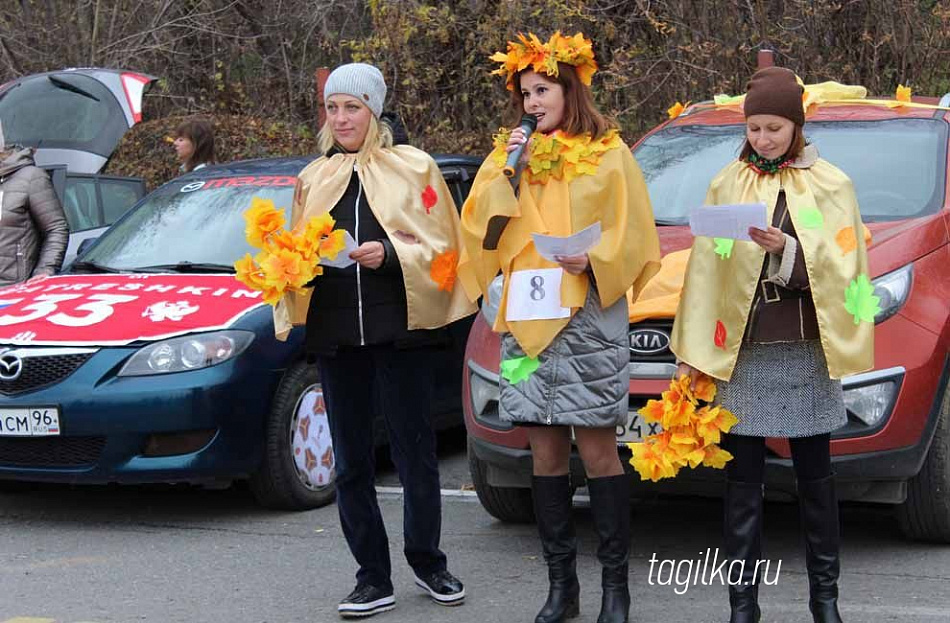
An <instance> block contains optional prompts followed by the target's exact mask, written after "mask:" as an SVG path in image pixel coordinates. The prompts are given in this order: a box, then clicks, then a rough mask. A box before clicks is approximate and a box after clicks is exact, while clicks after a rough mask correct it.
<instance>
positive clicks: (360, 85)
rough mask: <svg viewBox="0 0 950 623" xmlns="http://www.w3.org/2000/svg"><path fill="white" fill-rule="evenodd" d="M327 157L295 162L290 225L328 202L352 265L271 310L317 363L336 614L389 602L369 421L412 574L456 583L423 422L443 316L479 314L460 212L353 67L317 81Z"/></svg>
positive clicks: (428, 585)
mask: <svg viewBox="0 0 950 623" xmlns="http://www.w3.org/2000/svg"><path fill="white" fill-rule="evenodd" d="M324 98H325V101H326V111H327V121H326V124H325V125H324V127H323V129H322V130H321V132H320V135H319V142H320V149H321V152H322V153H324V154H325V155H324V156H323V157H321V158H319V159H317V160H315V161H314V162H312V163H311V164H310V165H308V166H307V167H306V168H305V169H304V170H303V171H301V173H300V175H299V177H298V182H297V191H296V193H295V197H294V205H293V215H292V218H291V221H292V225H294V226H296V225H298V224H299V223H304V222H307V221H308V220H309V219H310V218H311V217H313V216H318V215H321V214H324V213H326V212H329V213H330V215H331V216H332V217H333V218H334V220H335V221H336V228H337V229H343V230H346V231H347V232H348V233H349V234H350V235H351V236H352V237H353V239H354V240H355V241H356V244H357V245H358V246H357V248H356V249H355V250H352V251H351V252H350V253H349V258H350V259H352V260H354V261H355V265H351V266H348V267H346V268H331V267H325V268H324V273H323V274H322V275H320V276H319V277H317V278H316V279H315V280H314V281H313V290H312V292H311V293H310V294H308V295H305V296H301V295H293V296H290V297H287V298H285V299H284V301H282V302H281V304H279V305H278V307H277V310H276V311H275V314H276V316H275V321H276V325H277V327H278V328H280V327H281V326H285V325H283V323H282V321H281V318H287V319H289V320H290V321H291V323H292V324H301V323H303V322H304V319H305V324H306V329H307V334H306V350H307V354H308V357H309V358H310V359H311V360H315V361H316V363H317V365H318V367H319V369H320V380H321V383H322V386H323V392H324V397H325V400H326V405H327V413H328V417H329V421H330V434H331V437H332V439H333V451H334V453H335V459H336V474H337V479H336V491H337V507H338V509H339V512H340V523H341V524H342V527H343V534H344V535H345V537H346V540H347V543H348V545H349V547H350V551H351V552H352V553H353V556H354V558H356V562H357V564H358V565H359V571H358V572H357V574H356V587H355V588H354V590H353V591H352V592H351V593H350V594H349V595H348V596H347V597H346V598H345V599H343V601H342V602H340V604H339V607H338V611H339V613H340V615H341V616H343V617H366V616H370V615H373V614H377V613H379V612H383V611H386V610H391V609H392V608H393V607H394V606H395V598H394V595H393V585H392V580H391V577H390V576H391V567H390V558H389V541H388V538H387V536H386V529H385V526H384V525H383V520H382V515H381V514H380V510H379V505H378V503H377V501H376V490H375V486H374V480H375V465H374V452H375V448H374V434H373V425H374V422H375V421H376V420H377V419H378V418H381V419H383V421H384V422H385V426H386V432H387V436H388V439H389V447H390V451H391V453H392V457H393V462H394V463H395V464H396V468H397V470H398V472H399V479H400V481H401V482H402V485H403V488H404V490H405V501H404V528H403V530H404V541H405V555H406V560H407V562H408V563H409V566H410V567H412V570H413V573H414V575H415V583H416V585H417V586H419V588H421V589H422V590H423V591H424V592H425V593H426V594H427V595H428V596H429V597H430V598H431V599H432V600H433V601H435V602H436V603H438V604H440V605H445V606H454V605H459V604H461V603H462V601H463V600H464V599H465V589H464V588H463V587H462V583H461V582H460V581H459V580H458V579H456V578H455V577H454V576H453V575H452V574H451V573H449V571H448V569H447V562H446V556H445V554H444V553H443V552H442V550H441V549H439V541H440V534H441V522H442V519H441V517H442V514H441V513H442V510H441V504H442V501H441V491H440V484H439V468H438V462H437V460H436V453H435V434H434V432H433V430H432V425H431V421H430V404H431V396H432V384H433V375H432V361H433V359H432V346H433V345H434V344H438V343H439V341H440V340H441V339H442V336H443V335H444V333H445V332H444V330H442V327H445V326H446V325H447V324H449V323H451V322H452V321H454V320H458V319H460V318H463V317H465V316H468V315H470V314H472V313H474V312H475V308H474V306H473V305H471V304H470V303H469V302H468V300H467V299H466V298H465V295H464V294H463V293H462V291H461V288H455V287H454V285H455V271H456V265H457V263H458V252H459V248H460V241H459V217H458V212H457V210H456V207H455V204H454V202H453V200H452V196H451V194H450V192H449V189H448V187H447V186H446V184H445V181H444V180H443V179H442V175H441V173H440V172H439V168H438V166H437V165H436V163H435V161H434V160H433V159H432V158H431V157H430V156H429V155H428V154H426V153H424V152H422V151H419V150H418V149H415V148H413V147H409V146H408V145H398V146H395V147H394V146H393V142H392V132H391V130H390V128H389V126H388V125H387V124H385V123H384V122H383V121H381V119H380V115H381V113H382V107H383V101H384V100H385V98H386V84H385V82H384V80H383V76H382V74H381V73H380V71H379V70H378V69H376V68H375V67H373V66H371V65H366V64H363V63H353V64H349V65H343V66H341V67H338V68H337V69H336V70H334V71H333V73H331V74H330V76H329V78H328V80H327V83H326V87H325V88H324Z"/></svg>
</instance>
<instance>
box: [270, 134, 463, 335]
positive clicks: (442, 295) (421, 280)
mask: <svg viewBox="0 0 950 623" xmlns="http://www.w3.org/2000/svg"><path fill="white" fill-rule="evenodd" d="M354 167H356V173H357V174H358V175H359V178H360V183H361V184H362V186H363V193H364V195H365V197H366V200H367V202H368V203H369V207H370V209H371V210H372V211H373V214H374V215H375V216H376V220H378V221H379V224H380V225H381V226H382V228H383V229H384V230H385V231H386V234H387V235H388V236H389V240H390V242H392V245H393V247H394V248H395V250H396V255H397V256H398V258H399V264H400V266H401V267H402V275H403V280H404V281H405V285H406V303H407V314H408V321H409V322H408V328H409V329H435V328H438V327H442V326H445V325H447V324H449V323H450V322H453V321H455V320H458V319H460V318H464V317H465V316H468V315H470V314H473V313H475V306H474V305H473V304H472V303H471V302H469V301H468V299H467V298H466V297H465V293H464V292H463V291H462V288H457V287H454V286H455V277H456V269H457V263H458V257H459V251H460V249H461V241H460V239H459V215H458V211H457V210H456V207H455V201H454V200H453V199H452V193H451V192H450V191H449V188H448V186H447V185H446V183H445V180H444V179H443V178H442V174H441V173H440V171H439V167H438V165H437V164H436V163H435V161H434V160H433V159H432V158H431V157H430V156H429V155H428V154H426V153H425V152H423V151H420V150H418V149H416V148H414V147H410V146H408V145H398V146H396V147H392V148H389V149H380V150H377V151H376V152H374V153H372V154H371V155H370V157H369V159H368V161H367V162H365V163H364V164H362V165H359V166H358V167H357V162H356V154H345V153H338V154H334V155H333V156H331V157H329V158H327V157H321V158H318V159H317V160H314V161H313V162H311V163H310V164H309V165H307V167H306V168H304V170H303V171H301V172H300V175H299V176H298V181H297V192H296V193H295V194H294V204H293V210H292V215H291V226H294V227H295V226H296V225H297V224H298V223H300V222H306V221H307V220H309V219H310V218H311V217H314V216H319V215H321V214H323V213H325V212H328V211H331V210H332V209H333V207H334V206H335V205H336V204H337V202H338V201H339V200H340V198H341V197H343V193H344V192H345V191H346V187H347V184H349V181H350V175H351V174H352V173H353V171H354ZM396 232H400V235H396ZM402 234H408V236H406V235H402ZM413 238H414V240H413ZM316 287H318V288H319V287H320V282H319V277H318V278H317V285H316ZM310 292H311V291H310V290H308V291H307V292H306V293H304V294H296V293H289V294H287V295H285V296H284V297H283V298H282V299H281V301H280V302H279V303H278V304H277V306H276V307H275V309H274V328H275V331H276V333H277V337H278V338H279V339H286V337H287V334H288V333H289V332H290V329H291V327H293V326H297V325H303V324H305V323H306V321H307V309H308V307H309V305H310Z"/></svg>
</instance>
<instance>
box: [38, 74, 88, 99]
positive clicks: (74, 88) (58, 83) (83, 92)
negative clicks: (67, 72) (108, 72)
mask: <svg viewBox="0 0 950 623" xmlns="http://www.w3.org/2000/svg"><path fill="white" fill-rule="evenodd" d="M46 77H47V78H49V81H50V82H52V83H53V84H55V85H56V86H58V87H59V88H61V89H64V90H66V91H72V92H73V93H78V94H79V95H82V96H83V97H88V98H89V99H91V100H95V101H97V102H98V101H99V98H98V97H96V96H95V95H93V94H92V93H90V92H89V91H86V90H85V89H81V88H79V87H77V86H76V85H75V84H72V83H71V82H66V81H65V80H63V79H62V78H57V77H56V76H46Z"/></svg>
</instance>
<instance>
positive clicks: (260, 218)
mask: <svg viewBox="0 0 950 623" xmlns="http://www.w3.org/2000/svg"><path fill="white" fill-rule="evenodd" d="M244 221H245V222H246V223H247V227H246V228H245V230H244V233H245V234H246V235H247V241H248V242H249V243H250V244H252V245H253V246H255V247H261V246H263V245H264V243H265V241H266V240H267V238H268V236H270V235H271V234H273V233H274V232H276V231H277V230H278V229H280V228H281V227H283V226H284V222H285V219H284V213H283V211H282V210H278V209H277V208H275V207H274V202H273V201H271V200H270V199H259V198H258V197H254V198H252V199H251V209H250V210H248V211H247V212H245V213H244Z"/></svg>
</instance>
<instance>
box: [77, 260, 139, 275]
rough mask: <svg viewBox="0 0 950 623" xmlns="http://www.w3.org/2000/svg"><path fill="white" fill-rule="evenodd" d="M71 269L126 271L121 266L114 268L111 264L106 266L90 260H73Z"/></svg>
mask: <svg viewBox="0 0 950 623" xmlns="http://www.w3.org/2000/svg"><path fill="white" fill-rule="evenodd" d="M69 268H70V269H76V268H78V269H80V270H83V271H88V272H90V273H124V272H126V271H125V270H123V269H121V268H113V267H111V266H105V265H104V264H96V263H95V262H89V261H87V260H79V261H77V262H73V263H72V264H71V265H70V267H69Z"/></svg>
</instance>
